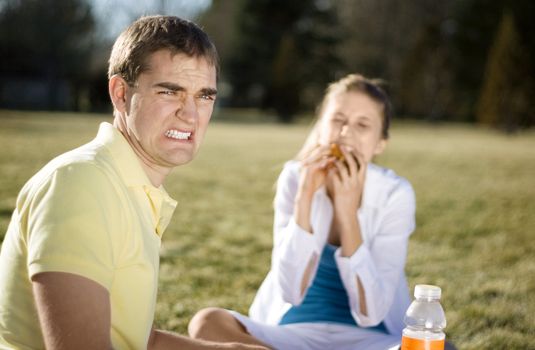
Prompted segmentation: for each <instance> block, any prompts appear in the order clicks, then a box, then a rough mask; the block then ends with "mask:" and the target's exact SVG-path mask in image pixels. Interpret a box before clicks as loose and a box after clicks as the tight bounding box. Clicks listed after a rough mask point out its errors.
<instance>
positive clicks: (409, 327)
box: [401, 284, 446, 350]
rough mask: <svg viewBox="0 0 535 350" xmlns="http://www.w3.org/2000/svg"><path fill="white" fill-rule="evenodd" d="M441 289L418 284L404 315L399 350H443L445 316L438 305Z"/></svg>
mask: <svg viewBox="0 0 535 350" xmlns="http://www.w3.org/2000/svg"><path fill="white" fill-rule="evenodd" d="M440 295H441V289H440V288H439V287H437V286H431V285H427V284H418V285H416V287H415V288H414V297H415V299H414V301H413V302H412V303H411V305H410V306H409V308H408V309H407V312H406V314H405V319H404V322H405V326H406V327H405V329H403V336H402V338H401V350H444V343H445V339H446V335H445V334H444V332H443V329H444V328H446V315H445V314H444V309H443V308H442V305H440Z"/></svg>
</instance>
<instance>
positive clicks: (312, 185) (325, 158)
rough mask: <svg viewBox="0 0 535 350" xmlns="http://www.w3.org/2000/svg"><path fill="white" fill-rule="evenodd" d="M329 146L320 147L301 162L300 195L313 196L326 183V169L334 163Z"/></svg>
mask: <svg viewBox="0 0 535 350" xmlns="http://www.w3.org/2000/svg"><path fill="white" fill-rule="evenodd" d="M334 160H335V158H334V157H333V156H332V155H331V154H330V147H329V146H320V145H318V146H317V147H316V148H314V149H313V150H312V151H311V152H310V153H309V154H308V156H307V157H306V158H305V159H303V160H302V161H301V174H300V177H299V190H298V191H299V193H301V194H304V195H307V196H310V197H311V196H312V195H313V194H314V192H316V190H317V189H318V188H320V186H321V185H323V184H324V183H325V176H326V168H327V166H328V165H329V164H332V163H333V162H334Z"/></svg>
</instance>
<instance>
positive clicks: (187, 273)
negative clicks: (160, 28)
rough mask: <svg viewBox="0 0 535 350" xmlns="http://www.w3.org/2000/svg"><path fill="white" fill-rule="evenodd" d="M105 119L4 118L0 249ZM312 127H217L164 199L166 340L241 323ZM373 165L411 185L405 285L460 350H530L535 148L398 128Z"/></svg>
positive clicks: (467, 132) (533, 140) (479, 135)
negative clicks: (41, 181) (286, 167)
mask: <svg viewBox="0 0 535 350" xmlns="http://www.w3.org/2000/svg"><path fill="white" fill-rule="evenodd" d="M106 119H108V120H109V118H107V117H105V116H82V115H70V114H47V113H21V112H8V111H0V237H2V236H3V234H4V232H5V231H6V228H7V224H8V222H9V216H10V213H11V211H12V210H13V207H14V203H15V199H16V196H17V193H18V191H19V190H20V188H21V186H22V185H23V184H24V182H25V181H26V180H27V179H28V178H29V177H30V176H31V175H32V174H33V173H34V172H35V171H37V170H38V169H39V168H40V167H41V166H43V165H44V164H45V163H46V162H47V161H48V160H49V159H51V158H52V157H53V156H55V155H57V154H60V153H61V152H63V151H65V150H68V149H71V148H73V147H75V146H77V145H79V144H81V143H83V142H86V141H89V140H90V139H91V138H92V137H93V136H94V134H95V132H96V128H97V125H98V123H99V122H100V121H102V120H106ZM307 130H308V127H307V126H303V125H297V126H281V125H276V124H269V123H264V124H252V123H240V124H236V123H234V124H233V123H222V122H214V123H212V125H211V126H210V128H209V131H208V134H207V137H206V141H205V144H204V145H203V147H202V149H201V152H200V154H199V156H198V157H197V159H196V160H194V161H193V162H192V163H191V164H189V165H187V166H184V167H182V168H179V169H177V170H175V171H174V173H173V174H172V175H171V176H170V177H169V178H168V181H167V184H166V187H167V189H168V191H169V192H170V194H171V195H172V196H173V197H174V198H175V199H177V200H178V202H179V205H178V208H177V210H176V212H175V215H174V218H173V220H172V221H171V223H170V226H169V228H168V230H167V231H166V233H165V235H164V239H163V248H162V254H161V256H162V258H161V273H160V289H159V299H158V304H157V315H156V323H157V326H158V327H162V328H165V329H168V330H174V331H177V332H181V333H185V332H186V326H187V323H188V321H189V319H190V318H191V317H192V316H193V314H194V313H195V312H196V311H197V310H199V309H200V308H203V307H207V306H220V307H225V308H231V309H235V310H238V311H240V312H243V313H246V312H247V308H248V306H249V304H250V303H251V301H252V298H253V296H254V294H255V291H256V289H257V288H258V286H259V285H260V283H261V281H262V280H263V278H264V276H265V274H266V272H267V271H268V269H269V264H270V252H271V244H272V241H271V239H272V236H271V225H272V215H273V211H272V200H273V195H274V188H273V185H274V183H275V181H276V178H277V175H278V173H279V171H280V169H281V167H282V165H283V163H284V161H285V160H287V159H289V158H291V157H292V156H293V155H294V154H295V153H296V151H297V150H298V148H299V146H300V145H301V144H302V142H303V140H304V138H305V136H306V133H307ZM378 163H380V164H382V165H385V166H388V167H391V168H393V169H395V170H396V172H397V173H398V174H400V175H402V176H404V177H406V178H408V179H409V180H410V181H411V182H412V184H413V186H414V188H415V190H416V195H417V205H418V207H417V230H416V232H415V233H414V235H413V236H412V238H411V242H410V249H409V257H408V263H407V274H408V278H409V283H410V286H411V289H412V288H413V287H414V285H415V284H417V283H430V284H437V285H439V286H441V287H442V289H443V305H444V308H445V309H446V315H447V319H448V327H447V329H446V332H447V336H448V338H449V339H450V340H452V341H453V342H454V343H455V344H456V345H457V346H458V347H459V348H460V349H535V316H534V315H535V244H534V243H533V240H534V238H535V234H534V230H535V134H534V132H533V131H531V132H526V133H522V134H518V135H515V136H505V135H502V134H499V133H496V132H494V131H491V130H484V129H477V128H473V127H469V126H457V125H453V126H438V127H436V126H430V125H427V124H416V123H403V124H400V123H398V124H394V126H393V130H392V139H391V141H390V145H389V148H388V149H387V152H386V153H385V154H384V155H383V156H381V158H379V159H378Z"/></svg>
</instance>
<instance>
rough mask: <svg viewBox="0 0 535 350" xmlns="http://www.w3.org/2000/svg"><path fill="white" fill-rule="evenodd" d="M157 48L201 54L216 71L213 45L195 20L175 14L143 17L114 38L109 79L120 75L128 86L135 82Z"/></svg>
mask: <svg viewBox="0 0 535 350" xmlns="http://www.w3.org/2000/svg"><path fill="white" fill-rule="evenodd" d="M159 50H169V51H170V52H171V54H173V55H174V54H184V55H186V56H188V57H197V58H198V57H202V58H204V59H206V61H207V62H208V63H209V64H211V65H213V66H214V67H215V68H216V71H217V72H219V58H218V55H217V51H216V48H215V46H214V44H213V43H212V42H211V41H210V39H209V38H208V35H207V34H206V33H205V32H204V31H203V30H202V29H201V28H199V27H198V26H197V25H196V24H195V23H193V22H191V21H188V20H184V19H181V18H178V17H175V16H146V17H142V18H140V19H138V20H137V21H135V22H134V23H132V24H131V25H130V26H129V27H128V28H126V29H125V30H124V31H123V32H122V33H121V35H119V37H118V38H117V40H116V41H115V44H114V45H113V49H112V51H111V55H110V60H109V67H108V78H111V77H112V76H113V75H115V74H119V75H120V76H121V77H122V78H123V79H124V80H125V81H126V82H127V83H128V84H129V85H134V84H135V82H136V81H137V78H138V77H139V75H140V74H141V73H143V72H144V71H146V70H147V69H148V66H147V59H148V57H149V56H150V55H151V54H153V53H154V52H156V51H159Z"/></svg>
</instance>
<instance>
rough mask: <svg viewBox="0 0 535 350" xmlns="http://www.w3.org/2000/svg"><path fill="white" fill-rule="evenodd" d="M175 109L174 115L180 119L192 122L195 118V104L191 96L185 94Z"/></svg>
mask: <svg viewBox="0 0 535 350" xmlns="http://www.w3.org/2000/svg"><path fill="white" fill-rule="evenodd" d="M181 102H182V103H180V105H179V107H178V108H177V111H176V116H177V117H179V118H180V119H182V120H184V121H186V122H188V123H193V122H194V121H195V120H196V119H197V104H196V103H195V98H194V97H193V96H185V97H184V99H183V100H182V101H181Z"/></svg>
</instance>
